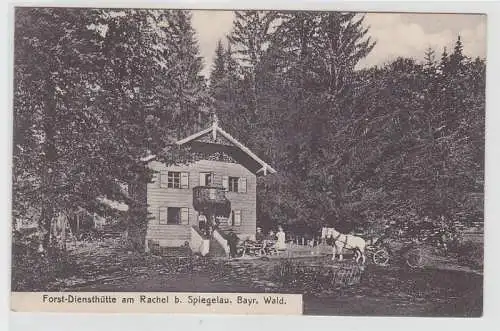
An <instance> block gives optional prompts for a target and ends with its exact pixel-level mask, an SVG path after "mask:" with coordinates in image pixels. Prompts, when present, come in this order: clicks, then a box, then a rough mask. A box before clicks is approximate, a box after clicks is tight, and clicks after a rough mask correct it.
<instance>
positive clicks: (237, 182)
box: [222, 176, 247, 193]
mask: <svg viewBox="0 0 500 331" xmlns="http://www.w3.org/2000/svg"><path fill="white" fill-rule="evenodd" d="M222 185H223V186H224V188H225V189H226V190H228V191H229V192H239V193H246V192H247V179H246V178H245V177H226V176H224V177H223V178H222Z"/></svg>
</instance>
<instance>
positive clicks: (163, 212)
mask: <svg viewBox="0 0 500 331" xmlns="http://www.w3.org/2000/svg"><path fill="white" fill-rule="evenodd" d="M167 219H168V213H167V207H160V208H158V223H159V224H167Z"/></svg>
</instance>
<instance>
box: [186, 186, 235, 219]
mask: <svg viewBox="0 0 500 331" xmlns="http://www.w3.org/2000/svg"><path fill="white" fill-rule="evenodd" d="M193 207H194V209H195V210H196V211H197V212H201V213H203V214H205V215H207V216H222V217H229V214H230V213H231V202H230V201H229V200H228V199H227V198H226V191H225V189H224V188H223V187H218V186H196V187H194V188H193Z"/></svg>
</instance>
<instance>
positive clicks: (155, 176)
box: [153, 172, 161, 187]
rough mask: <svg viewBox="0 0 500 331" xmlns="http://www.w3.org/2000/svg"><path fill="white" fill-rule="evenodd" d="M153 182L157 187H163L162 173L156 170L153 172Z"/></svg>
mask: <svg viewBox="0 0 500 331" xmlns="http://www.w3.org/2000/svg"><path fill="white" fill-rule="evenodd" d="M153 183H154V186H155V187H161V186H160V185H161V181H160V173H159V172H155V173H153Z"/></svg>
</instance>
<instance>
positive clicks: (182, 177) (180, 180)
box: [160, 171, 189, 188]
mask: <svg viewBox="0 0 500 331" xmlns="http://www.w3.org/2000/svg"><path fill="white" fill-rule="evenodd" d="M160 187H167V188H189V172H180V171H165V172H162V173H161V178H160Z"/></svg>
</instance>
